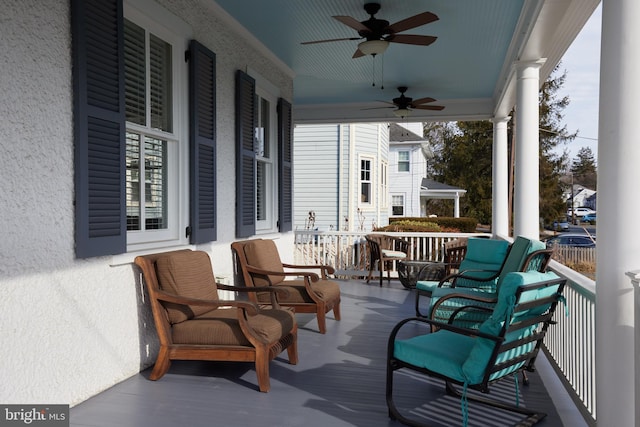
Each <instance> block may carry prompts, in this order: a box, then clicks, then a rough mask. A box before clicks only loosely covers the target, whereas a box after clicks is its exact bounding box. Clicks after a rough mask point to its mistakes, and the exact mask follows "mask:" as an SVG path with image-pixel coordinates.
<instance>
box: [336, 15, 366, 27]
mask: <svg viewBox="0 0 640 427" xmlns="http://www.w3.org/2000/svg"><path fill="white" fill-rule="evenodd" d="M333 18H334V19H337V20H338V21H340V22H342V23H343V24H344V25H346V26H348V27H351V28H353V29H354V30H356V31H371V30H370V29H369V27H367V26H366V25H364V24H363V23H362V22H360V21H358V20H357V19H355V18H353V17H351V16H342V15H338V16H334V17H333Z"/></svg>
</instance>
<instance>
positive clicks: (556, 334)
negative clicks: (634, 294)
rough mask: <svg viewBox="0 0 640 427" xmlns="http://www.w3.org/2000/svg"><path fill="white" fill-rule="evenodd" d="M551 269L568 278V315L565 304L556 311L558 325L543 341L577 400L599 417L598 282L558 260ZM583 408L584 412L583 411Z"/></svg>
mask: <svg viewBox="0 0 640 427" xmlns="http://www.w3.org/2000/svg"><path fill="white" fill-rule="evenodd" d="M551 269H552V270H553V271H555V272H556V273H557V274H558V275H560V276H563V277H565V278H567V285H566V286H565V290H564V297H565V299H566V309H567V315H565V311H564V310H563V307H562V306H559V307H558V309H557V310H556V313H555V318H554V320H555V321H556V322H557V324H555V325H553V327H551V328H549V331H548V332H547V335H546V337H545V340H544V344H545V347H546V352H547V355H548V356H549V358H550V359H552V360H553V362H555V363H552V365H554V367H555V369H556V371H558V373H559V375H561V376H563V377H564V378H565V380H566V383H567V384H568V385H569V386H570V387H571V389H572V390H573V392H574V393H575V394H574V395H573V397H574V400H576V398H577V399H578V401H579V402H576V403H582V406H583V409H584V411H586V412H587V413H588V415H590V416H591V417H592V421H593V422H595V419H596V361H595V354H596V339H595V338H596V332H595V331H596V330H595V321H596V319H595V312H596V284H595V282H594V281H593V280H590V279H588V278H587V277H585V276H583V275H581V274H579V273H577V272H575V271H573V270H572V269H570V268H568V267H566V266H564V265H562V264H560V263H558V262H553V261H552V262H551ZM584 411H583V412H584Z"/></svg>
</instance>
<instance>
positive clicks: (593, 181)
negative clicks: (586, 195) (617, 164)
mask: <svg viewBox="0 0 640 427" xmlns="http://www.w3.org/2000/svg"><path fill="white" fill-rule="evenodd" d="M571 173H572V174H573V180H574V183H576V184H577V183H580V184H581V185H583V186H584V187H587V188H590V189H592V190H595V189H596V186H597V181H598V174H597V169H596V161H595V157H594V155H593V152H592V151H591V148H589V147H582V148H581V149H580V151H578V154H576V157H575V158H574V159H573V163H572V165H571Z"/></svg>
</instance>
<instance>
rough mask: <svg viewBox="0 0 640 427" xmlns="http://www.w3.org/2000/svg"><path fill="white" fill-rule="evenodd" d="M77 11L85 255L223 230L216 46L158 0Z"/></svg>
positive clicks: (83, 0)
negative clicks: (219, 214)
mask: <svg viewBox="0 0 640 427" xmlns="http://www.w3.org/2000/svg"><path fill="white" fill-rule="evenodd" d="M143 10H144V13H143V12H141V11H143ZM123 16H124V19H123ZM150 16H153V17H156V18H157V19H158V21H154V20H151V19H150V18H149V17H150ZM71 17H72V19H71V29H72V37H71V40H72V60H73V67H72V69H73V82H74V84H73V87H74V93H73V96H74V103H73V107H74V110H73V114H74V122H75V124H76V125H75V126H74V150H75V152H74V169H75V192H74V194H75V249H76V256H77V257H78V258H89V257H94V256H104V255H115V254H122V253H124V252H127V251H128V250H129V251H132V250H141V249H149V248H155V247H158V246H160V245H162V246H167V245H173V244H185V243H188V241H187V237H186V234H187V233H190V236H189V242H191V243H194V244H195V243H204V242H209V241H212V240H215V238H216V185H215V171H216V156H215V152H216V150H215V81H216V79H215V54H214V53H213V52H211V51H210V50H208V49H207V48H206V47H204V46H203V45H201V44H200V43H198V42H197V41H195V40H191V41H190V42H189V35H190V33H191V28H190V27H189V26H188V25H187V24H186V23H184V22H183V21H181V20H180V19H178V18H177V17H175V16H173V15H171V14H170V13H168V12H167V11H166V10H165V9H163V8H162V7H161V6H159V5H157V4H156V3H153V2H146V1H139V0H128V1H127V3H126V4H124V3H123V1H122V0H101V1H100V2H95V1H87V0H71ZM185 51H188V53H189V55H188V59H189V60H188V62H186V63H185V61H184V59H185V56H184V52H185ZM187 71H190V72H191V78H188V75H187ZM189 130H191V132H190V131H189ZM187 215H189V217H188V218H187ZM185 229H186V230H187V233H185V232H184V230H185Z"/></svg>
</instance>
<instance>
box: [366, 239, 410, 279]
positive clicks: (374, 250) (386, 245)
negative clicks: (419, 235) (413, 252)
mask: <svg viewBox="0 0 640 427" xmlns="http://www.w3.org/2000/svg"><path fill="white" fill-rule="evenodd" d="M365 239H366V240H367V244H368V246H369V275H368V276H367V283H369V281H371V278H372V277H373V270H374V269H375V267H376V266H377V267H378V271H379V273H380V286H382V278H383V277H384V272H385V270H386V272H387V282H388V283H391V270H392V269H393V267H392V264H393V263H394V262H397V261H402V260H406V259H409V258H410V248H411V244H410V243H409V242H408V241H407V240H404V239H401V238H399V237H393V236H388V235H385V234H369V235H367V236H365Z"/></svg>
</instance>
